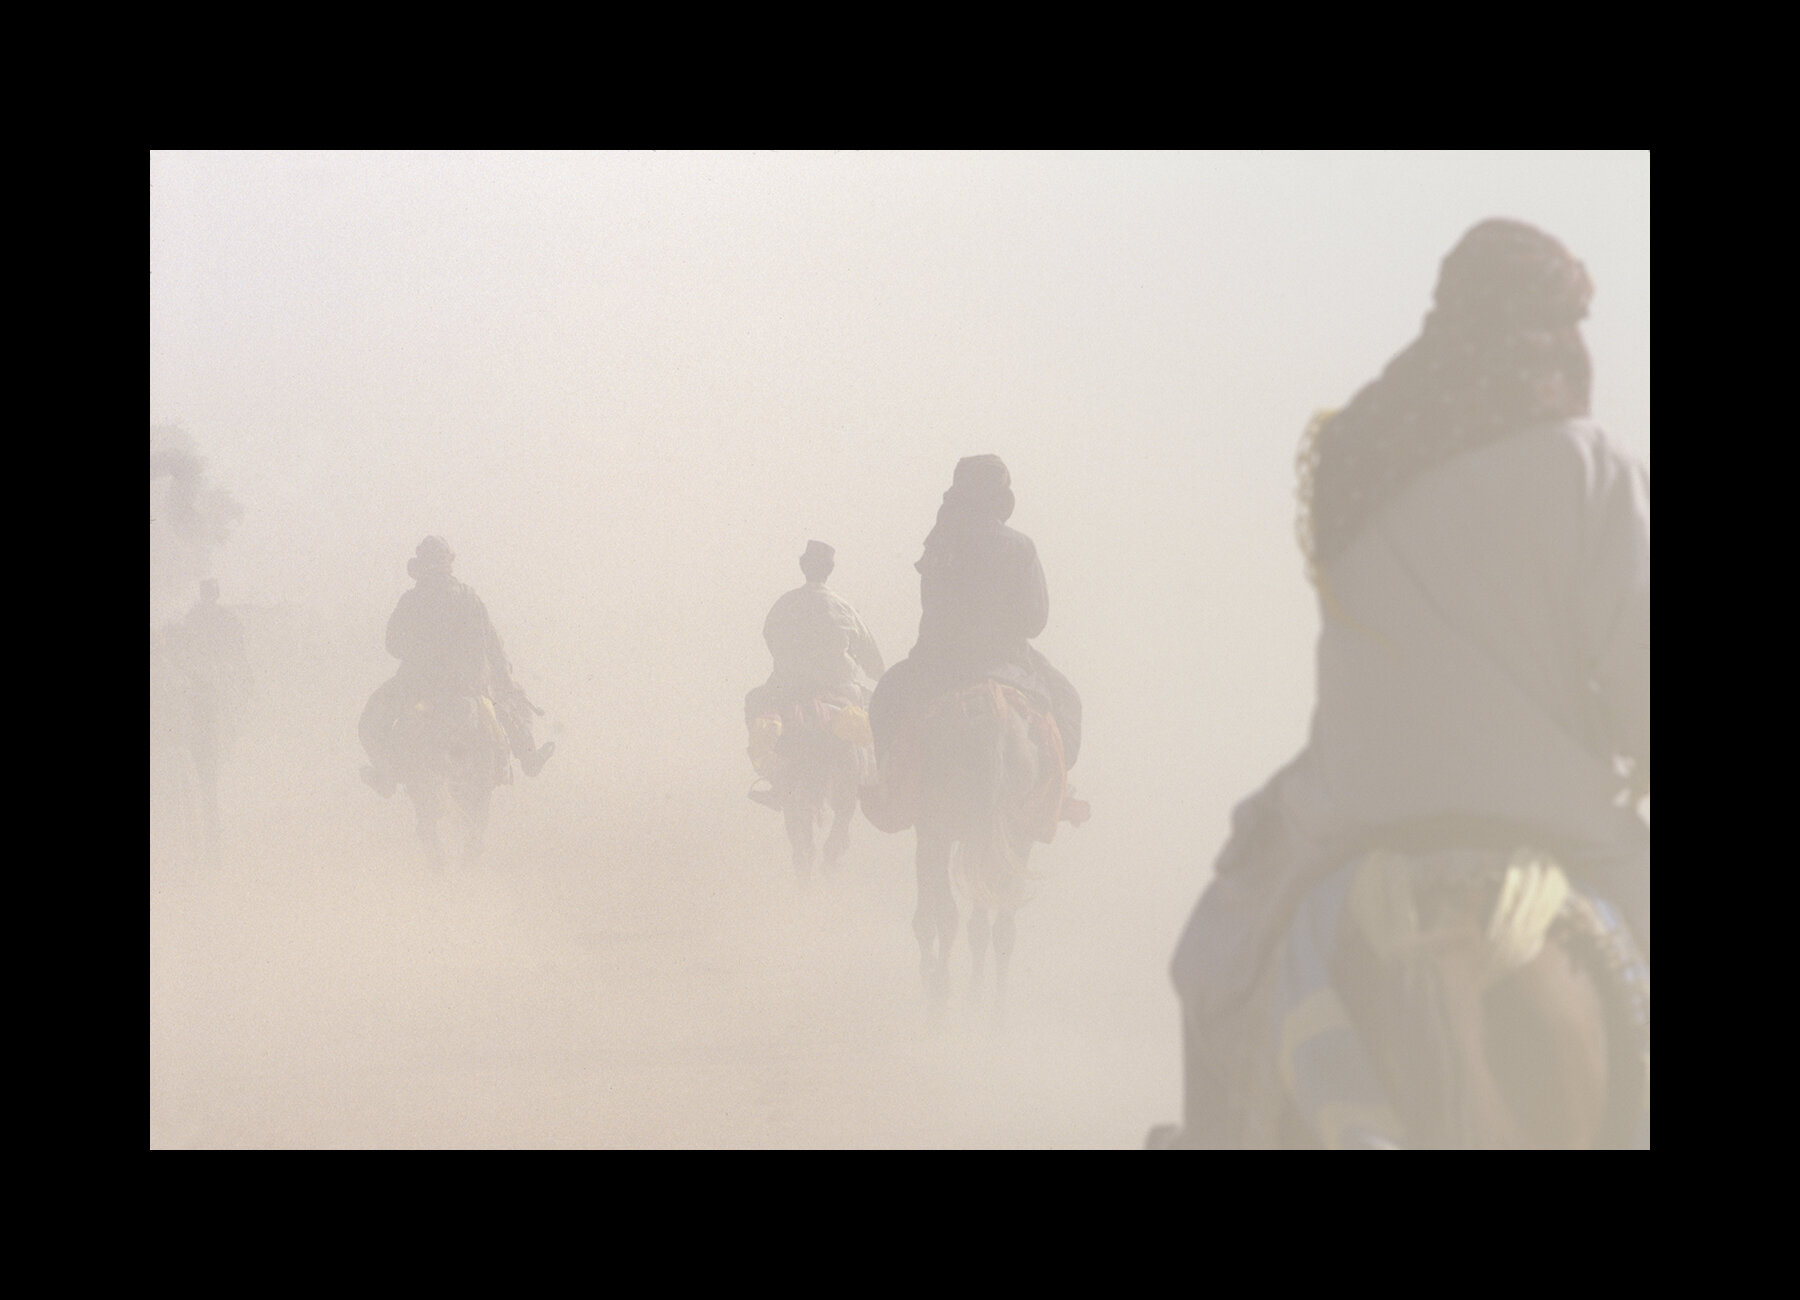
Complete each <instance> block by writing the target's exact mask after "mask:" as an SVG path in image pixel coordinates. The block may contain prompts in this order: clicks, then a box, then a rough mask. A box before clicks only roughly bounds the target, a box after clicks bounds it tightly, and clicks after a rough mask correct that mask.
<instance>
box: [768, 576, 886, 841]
mask: <svg viewBox="0 0 1800 1300" xmlns="http://www.w3.org/2000/svg"><path fill="white" fill-rule="evenodd" d="M836 565H837V552H836V550H835V549H833V548H832V547H830V546H827V545H826V544H825V543H824V542H820V541H809V542H807V544H806V551H805V552H804V553H803V554H802V555H801V556H800V572H801V575H802V576H803V577H805V579H806V582H805V585H804V586H800V587H796V588H794V589H793V590H792V591H790V592H787V593H786V594H785V595H783V596H782V597H781V598H780V599H779V600H777V601H776V602H775V604H774V606H773V608H771V609H770V610H769V614H768V617H767V618H766V619H764V620H763V641H764V643H765V644H767V646H768V647H769V654H770V656H771V657H772V658H773V659H774V668H773V669H772V671H771V672H770V673H769V679H768V680H767V681H766V682H764V683H763V684H762V685H761V686H758V687H756V688H754V689H753V690H751V691H750V693H749V694H748V695H746V696H745V697H744V724H745V726H746V727H747V728H748V729H749V732H750V754H751V759H752V761H753V762H754V763H755V764H756V768H757V771H758V773H759V774H761V775H763V776H765V777H769V778H771V779H773V778H774V777H775V776H777V775H778V772H779V759H778V758H777V756H776V754H775V752H774V748H773V746H774V742H775V738H776V736H777V735H778V732H777V731H776V729H775V728H774V727H771V726H769V723H768V720H770V719H777V720H778V719H779V718H780V717H781V716H782V715H783V714H784V713H785V712H786V710H788V709H789V708H791V707H792V706H794V705H796V704H800V705H804V704H807V703H809V702H811V701H813V700H820V701H823V702H824V703H826V704H828V705H831V706H835V707H838V708H843V707H854V708H865V707H866V706H867V704H868V702H869V683H870V682H874V681H878V680H880V678H881V675H882V673H883V671H884V668H883V664H882V660H881V651H880V649H879V648H878V647H877V646H876V644H875V638H874V637H873V636H872V635H870V633H869V629H868V628H867V627H866V626H865V625H864V624H863V621H862V617H861V616H860V615H859V614H857V612H856V610H855V609H854V608H852V607H851V605H850V602H849V601H847V600H845V599H844V598H843V597H842V596H840V595H838V594H837V593H836V592H834V591H832V590H831V588H829V587H827V586H826V585H825V579H827V578H829V577H830V576H831V571H832V570H833V569H834V568H835V567H836ZM750 797H751V798H753V799H755V800H757V802H759V803H764V804H767V805H769V806H770V807H776V808H778V807H780V806H781V800H780V795H779V792H778V791H776V790H774V789H772V788H763V789H752V790H751V792H750Z"/></svg>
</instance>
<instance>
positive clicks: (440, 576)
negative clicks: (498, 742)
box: [357, 537, 556, 798]
mask: <svg viewBox="0 0 1800 1300" xmlns="http://www.w3.org/2000/svg"><path fill="white" fill-rule="evenodd" d="M455 559H456V553H455V552H454V551H452V550H451V549H450V544H449V543H448V542H446V541H445V540H444V539H443V538H441V537H427V538H426V539H425V540H424V541H422V542H420V543H419V546H418V551H417V553H416V554H415V555H414V556H413V558H412V559H410V560H408V561H407V562H406V571H407V573H409V574H410V575H412V578H413V582H414V585H413V587H412V588H411V590H409V591H406V592H404V593H402V594H401V596H400V601H399V603H398V604H397V605H395V606H394V612H393V614H392V616H390V617H389V619H388V625H387V648H388V653H389V654H391V655H393V656H394V657H395V658H396V659H398V660H399V661H400V670H399V671H398V672H397V673H395V674H394V676H393V677H392V678H390V679H389V680H388V681H387V682H385V683H383V684H382V685H381V686H380V687H378V688H377V689H376V691H375V693H374V695H372V696H370V698H369V702H368V705H367V706H366V707H365V708H364V709H363V714H362V719H361V721H360V722H359V723H358V725H357V731H358V734H359V735H360V737H361V739H362V744H363V749H364V750H365V751H367V753H368V755H369V763H368V765H367V766H365V767H364V768H363V770H362V777H363V780H364V781H366V782H368V784H369V785H370V786H372V787H374V789H375V790H376V792H377V793H379V794H380V795H381V796H382V797H383V798H386V797H388V796H390V795H392V794H393V793H394V788H395V785H396V783H397V780H398V778H397V776H396V772H397V763H396V759H397V757H398V755H397V754H396V753H395V749H394V727H395V724H396V723H397V722H398V721H399V718H400V715H401V713H402V711H404V710H405V709H408V708H411V707H412V706H413V705H414V704H415V703H417V702H418V701H420V700H422V699H425V698H427V697H430V696H433V695H438V694H448V695H469V696H478V697H479V696H485V697H487V698H488V699H489V700H491V701H493V704H494V713H495V715H496V717H498V719H499V721H500V725H501V727H502V728H503V729H504V730H505V732H506V738H507V742H508V744H509V745H510V746H511V748H512V752H513V754H514V756H515V757H517V758H518V760H519V766H520V767H522V768H524V769H525V774H526V775H527V776H536V775H537V774H538V773H539V772H540V771H542V770H543V767H544V764H545V763H546V762H548V761H549V758H550V755H551V754H553V753H554V752H555V751H556V742H555V741H546V742H545V743H544V744H543V745H537V744H536V743H535V742H534V741H533V740H532V736H531V716H532V714H534V713H536V712H537V709H536V707H535V706H534V705H533V704H532V703H531V701H530V700H528V699H526V698H525V692H524V691H523V690H522V689H521V688H520V687H519V686H518V685H517V684H516V683H515V682H514V681H513V678H512V666H511V664H509V663H508V662H507V659H506V652H505V651H504V650H503V649H502V648H501V645H500V634H499V633H498V632H496V631H495V630H494V625H493V622H492V621H491V620H490V619H489V618H488V612H487V606H486V605H485V604H483V603H482V600H481V597H479V596H477V595H476V594H475V593H474V592H473V591H471V590H470V589H469V588H468V587H467V586H466V585H465V584H463V583H462V582H459V581H458V580H457V579H456V578H455V577H453V576H452V575H451V572H450V569H451V565H452V564H453V563H454V562H455Z"/></svg>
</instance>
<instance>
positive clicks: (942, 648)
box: [869, 455, 1081, 766]
mask: <svg viewBox="0 0 1800 1300" xmlns="http://www.w3.org/2000/svg"><path fill="white" fill-rule="evenodd" d="M1013 505H1014V501H1013V491H1012V475H1011V474H1010V472H1009V471H1008V470H1007V468H1006V464H1005V462H1004V461H1002V460H1001V459H1000V457H998V456H994V455H985V456H965V457H964V458H963V459H962V460H960V461H958V462H957V464H956V472H955V474H954V475H953V476H952V480H951V484H950V488H949V490H948V491H946V492H945V493H944V499H943V503H942V504H941V505H940V506H939V507H938V515H937V523H936V524H935V525H934V526H933V528H932V530H931V532H930V533H929V534H928V535H927V536H926V538H925V550H924V554H923V555H921V556H920V557H919V561H918V563H917V564H916V565H914V566H913V567H914V568H916V569H917V570H918V571H919V604H920V609H921V613H920V616H919V640H918V643H917V644H916V645H914V646H913V649H912V653H911V654H910V655H908V656H907V657H906V659H904V660H902V661H901V662H900V663H897V664H895V665H894V666H893V668H891V669H889V670H888V673H887V675H886V676H885V677H883V678H882V679H881V681H880V683H879V684H878V685H877V686H876V688H875V698H874V699H873V700H872V701H871V702H870V705H869V722H870V725H871V727H872V728H873V730H874V733H875V749H876V753H877V755H882V754H885V753H886V751H887V750H888V748H889V747H890V746H891V745H892V743H893V740H894V736H895V733H896V731H897V730H898V729H899V728H901V727H904V726H907V725H910V723H911V722H912V721H913V720H915V719H916V718H917V717H918V716H919V714H920V713H921V712H922V711H923V710H924V709H925V708H926V707H927V706H928V705H929V704H930V703H931V701H932V700H934V699H936V698H938V697H939V696H940V695H943V694H944V693H945V692H948V691H953V690H956V689H957V688H959V687H962V686H966V685H968V684H970V683H972V682H977V681H980V680H981V679H982V678H984V677H992V678H996V679H998V680H1000V681H1004V682H1006V683H1008V684H1010V685H1013V686H1016V687H1018V688H1019V689H1021V690H1023V691H1025V692H1026V693H1027V694H1030V695H1033V696H1035V697H1036V698H1037V699H1038V700H1039V701H1040V702H1041V703H1042V704H1044V705H1045V706H1047V707H1048V708H1049V710H1050V712H1051V714H1052V715H1053V716H1054V717H1055V718H1056V722H1057V728H1058V730H1059V731H1060V732H1061V735H1062V742H1063V756H1064V760H1065V762H1066V763H1067V764H1068V765H1070V766H1073V764H1074V762H1075V756H1076V754H1077V753H1078V752H1079V751H1080V748H1081V697H1080V696H1079V695H1077V694H1076V692H1075V688H1074V687H1073V686H1072V685H1071V684H1070V683H1069V680H1068V678H1066V677H1064V676H1063V675H1062V674H1061V673H1060V672H1058V671H1057V670H1056V669H1055V668H1054V667H1052V666H1051V664H1050V662H1049V661H1048V660H1047V659H1045V658H1044V656H1043V654H1042V653H1040V652H1039V651H1038V650H1037V648H1036V647H1035V646H1033V645H1032V644H1031V638H1033V637H1035V636H1037V635H1038V634H1039V633H1041V632H1042V631H1043V630H1044V626H1045V624H1046V623H1047V622H1048V621H1049V618H1050V595H1049V589H1048V587H1047V585H1046V583H1045V581H1044V568H1043V565H1042V564H1040V563H1039V562H1038V554H1037V546H1036V545H1035V544H1034V543H1033V542H1032V540H1031V539H1030V538H1029V537H1027V536H1026V535H1025V534H1024V533H1021V532H1019V531H1017V530H1016V529H1013V528H1009V527H1007V526H1006V521H1007V520H1008V519H1009V518H1011V516H1012V512H1013Z"/></svg>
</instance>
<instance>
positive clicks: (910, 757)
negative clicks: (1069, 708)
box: [862, 678, 1092, 844]
mask: <svg viewBox="0 0 1800 1300" xmlns="http://www.w3.org/2000/svg"><path fill="white" fill-rule="evenodd" d="M1009 710H1010V711H1011V712H1014V713H1017V714H1020V715H1022V716H1023V717H1024V718H1025V719H1026V722H1027V725H1028V726H1029V727H1030V729H1031V735H1032V740H1033V741H1034V742H1035V743H1036V745H1037V747H1038V750H1039V752H1040V753H1042V754H1043V755H1044V756H1045V757H1046V759H1047V761H1046V762H1045V763H1044V765H1043V770H1042V774H1041V778H1040V780H1039V781H1038V783H1037V786H1036V788H1035V789H1034V790H1033V791H1032V793H1031V797H1030V798H1029V799H1028V800H1027V803H1026V807H1025V809H1024V814H1025V824H1026V826H1027V828H1028V830H1029V831H1030V834H1031V837H1032V838H1033V839H1035V840H1037V841H1039V842H1040V843H1044V844H1048V843H1050V842H1051V841H1052V840H1053V839H1055V838H1056V831H1057V828H1058V826H1059V825H1060V824H1061V823H1062V822H1065V821H1066V822H1068V823H1070V824H1071V825H1075V826H1079V825H1081V824H1082V823H1083V822H1085V821H1087V819H1088V817H1089V816H1090V815H1091V811H1092V810H1091V809H1090V808H1089V806H1088V804H1087V802H1086V801H1085V800H1082V799H1077V798H1075V797H1074V795H1073V793H1072V791H1071V790H1070V788H1069V782H1068V772H1069V769H1068V763H1067V761H1066V760H1065V758H1064V755H1063V741H1062V734H1061V732H1060V731H1059V730H1058V729H1057V725H1056V719H1055V717H1054V716H1052V714H1051V713H1050V711H1049V709H1048V708H1047V707H1046V706H1045V704H1044V702H1043V701H1042V700H1041V699H1040V698H1039V697H1038V696H1036V695H1035V694H1028V693H1026V692H1025V691H1023V690H1021V689H1019V688H1018V687H1017V686H1013V685H1011V684H1009V683H1007V682H1003V681H999V680H995V679H993V678H988V679H984V680H982V681H979V682H975V683H973V684H972V685H968V686H964V687H962V688H961V689H959V690H954V691H949V692H947V693H945V694H943V695H940V696H938V697H937V698H936V699H935V700H933V701H931V703H930V704H928V705H927V706H926V708H925V709H924V710H923V711H922V712H920V713H917V714H915V715H914V716H912V717H910V718H907V719H906V720H905V721H903V722H902V724H901V725H900V726H899V727H898V728H897V729H896V731H895V733H894V740H893V743H892V745H890V746H889V749H888V753H887V759H886V764H885V769H886V770H885V772H884V773H883V775H882V776H881V778H880V779H879V780H878V781H876V782H875V783H874V784H867V785H864V786H863V788H862V808H863V815H864V816H866V817H867V818H868V819H869V822H870V823H871V824H872V825H873V826H874V827H875V828H876V829H877V830H881V831H887V832H889V833H893V832H896V831H903V830H908V829H910V828H911V827H912V826H913V824H914V823H915V822H916V821H917V820H918V816H919V800H920V790H921V784H922V781H923V777H924V751H923V736H924V733H925V731H926V728H927V726H928V725H929V724H930V723H932V722H935V721H937V720H939V719H940V718H942V717H944V716H945V715H947V714H950V713H960V714H961V715H963V716H965V717H981V716H986V717H995V718H1000V717H1005V716H1006V715H1007V713H1008V711H1009Z"/></svg>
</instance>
